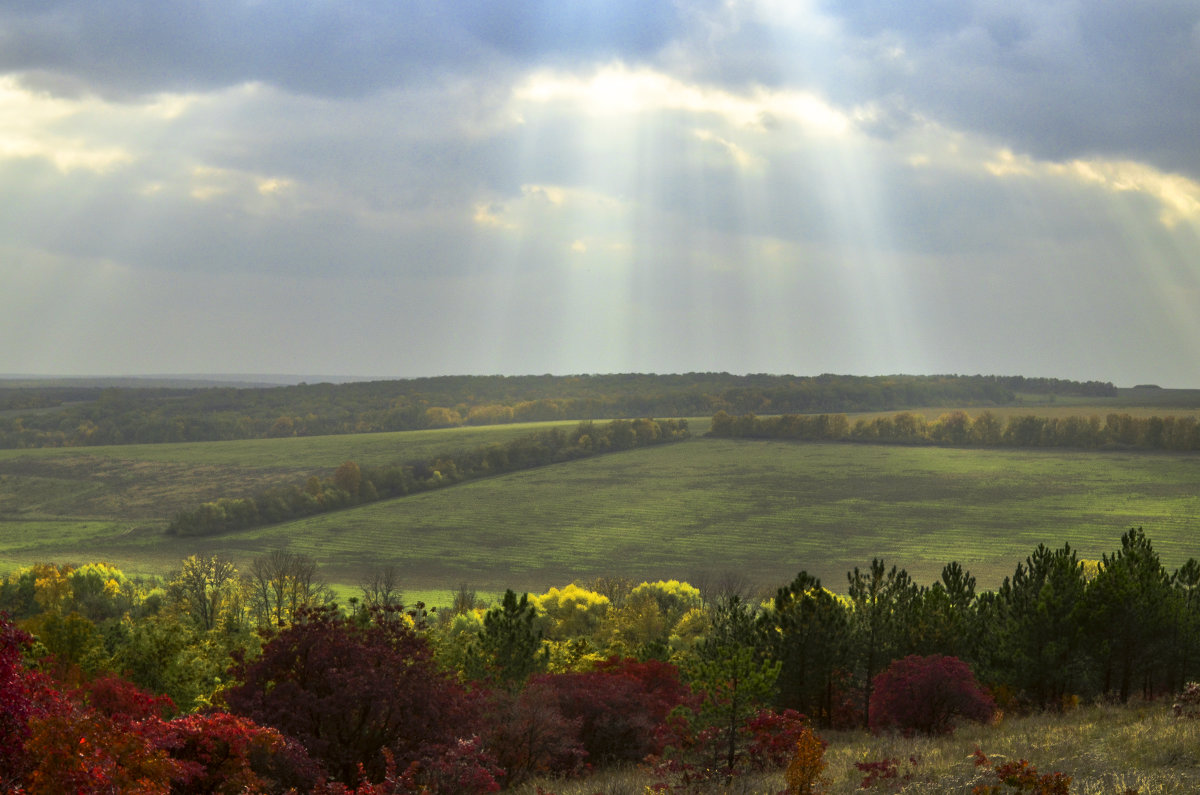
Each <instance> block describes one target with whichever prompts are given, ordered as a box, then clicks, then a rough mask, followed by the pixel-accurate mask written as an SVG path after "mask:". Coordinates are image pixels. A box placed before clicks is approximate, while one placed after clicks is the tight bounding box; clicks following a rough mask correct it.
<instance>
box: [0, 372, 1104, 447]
mask: <svg viewBox="0 0 1200 795" xmlns="http://www.w3.org/2000/svg"><path fill="white" fill-rule="evenodd" d="M1017 392H1037V393H1045V394H1062V395H1089V396H1108V395H1113V394H1116V389H1115V387H1113V385H1112V384H1109V383H1099V382H1087V383H1078V382H1074V381H1062V380H1058V379H1048V378H1023V377H1020V376H979V375H976V376H957V375H936V376H905V375H895V376H872V377H863V376H840V375H820V376H811V377H801V376H779V375H746V376H735V375H730V374H728V373H687V374H684V375H638V374H623V375H574V376H551V375H542V376H443V377H437V378H418V379H410V380H395V381H373V382H362V383H350V384H300V385H298V386H289V387H273V388H261V387H260V388H244V389H238V388H231V387H211V388H196V389H182V388H177V387H153V388H145V389H130V388H109V389H101V388H97V387H94V386H88V387H85V386H79V387H71V388H68V387H62V386H46V387H37V386H20V387H14V386H9V387H4V386H0V412H5V411H6V410H11V411H10V412H9V414H8V415H7V416H5V415H3V414H0V447H4V448H25V447H61V446H85V445H101V444H134V443H148V442H193V441H215V440H222V439H254V438H269V437H281V436H318V435H324V434H337V433H367V432H373V431H402V430H414V429H420V428H442V427H451V426H455V425H464V424H466V425H492V424H496V423H507V422H533V421H544V420H573V419H616V418H629V417H648V416H658V417H698V416H707V415H711V414H713V413H715V412H717V411H726V412H730V413H733V414H744V413H747V412H760V413H763V412H769V413H788V412H829V411H881V410H883V411H886V410H893V409H900V408H905V407H912V406H949V405H958V406H966V405H994V404H998V403H1010V402H1012V400H1013V399H1014V397H1015V394H1016V393H1017ZM54 406H57V407H58V408H57V409H55V410H53V411H48V410H46V409H48V408H51V407H54ZM13 411H15V412H18V413H15V414H13V413H11V412H13Z"/></svg>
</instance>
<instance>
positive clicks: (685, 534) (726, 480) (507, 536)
mask: <svg viewBox="0 0 1200 795" xmlns="http://www.w3.org/2000/svg"><path fill="white" fill-rule="evenodd" d="M693 428H694V429H695V430H697V431H702V430H703V428H704V424H703V423H693ZM529 429H530V427H529V426H499V427H496V428H486V429H473V428H472V429H456V430H447V431H427V432H410V433H400V434H373V435H364V436H352V437H347V436H342V437H319V438H306V439H283V440H269V441H251V442H214V443H205V444H192V445H153V446H137V447H120V448H92V449H89V450H85V451H80V450H37V451H5V452H3V453H0V571H3V569H4V568H6V567H8V566H12V565H16V564H23V563H29V562H32V561H37V560H55V561H59V562H66V561H79V560H86V559H100V558H102V559H106V560H111V561H112V562H114V563H116V564H118V565H121V566H122V567H124V568H126V569H129V570H132V571H143V572H147V571H163V570H165V569H166V568H168V567H170V566H171V565H173V564H174V563H175V562H177V561H178V560H179V559H181V558H182V557H184V556H186V555H188V554H191V553H194V552H222V553H224V554H227V555H229V556H231V557H233V558H234V559H235V560H237V561H240V562H246V561H248V560H249V559H250V558H252V557H253V556H254V555H256V554H259V553H261V552H262V551H264V550H267V549H270V548H272V547H275V546H280V545H287V546H289V547H291V548H293V549H296V550H300V551H304V552H307V553H310V554H312V555H314V556H316V557H317V559H318V560H319V561H320V562H321V563H322V564H323V565H324V567H325V571H326V573H327V575H328V576H329V577H330V578H331V579H333V580H335V581H337V582H341V583H350V584H352V583H354V582H357V581H358V579H359V578H360V576H361V574H362V573H363V572H364V571H365V570H366V569H369V568H370V567H371V566H373V565H378V564H381V563H394V564H396V565H397V566H398V567H399V568H400V570H401V571H402V572H403V575H404V583H405V587H406V590H409V591H410V592H416V591H429V590H433V589H441V588H452V587H454V586H455V585H457V584H458V583H460V582H465V583H468V584H470V585H472V586H474V587H476V588H479V589H480V590H481V591H492V590H495V589H497V588H503V587H507V586H512V587H517V588H528V589H544V588H546V587H549V586H551V585H562V584H565V583H567V582H569V581H571V580H573V579H585V578H589V577H593V576H597V575H601V574H607V575H612V574H618V575H624V576H629V577H634V578H657V577H677V578H687V579H690V580H692V581H703V580H705V579H709V580H712V579H716V578H722V577H724V576H726V575H728V574H734V575H735V576H737V577H739V578H741V579H744V580H745V581H748V582H750V583H754V584H758V585H763V586H775V585H779V584H782V583H783V582H786V581H788V580H790V579H791V577H792V576H794V575H795V573H796V572H797V571H798V570H799V569H801V568H804V569H807V570H809V571H810V572H813V573H816V574H818V575H820V576H821V577H822V578H823V579H824V580H825V581H826V583H827V584H829V585H830V586H831V587H834V588H836V589H841V588H842V587H843V585H844V582H845V572H846V571H847V570H848V569H850V568H852V567H854V566H864V565H866V564H868V563H869V562H870V560H871V558H872V557H874V556H879V557H883V558H885V559H886V560H887V561H888V562H889V563H895V564H897V565H900V566H902V567H905V568H907V569H908V570H909V572H910V573H912V574H913V575H914V576H915V577H916V578H917V579H918V580H919V581H921V582H928V581H930V580H932V579H933V578H935V577H936V576H937V574H938V572H939V571H940V569H941V567H942V565H943V564H945V563H946V562H948V561H951V560H958V561H960V562H961V563H963V565H964V566H966V567H967V568H968V569H970V570H971V571H972V572H973V573H975V575H976V576H977V577H978V578H979V581H980V584H981V585H983V586H986V587H994V586H995V585H997V584H998V583H999V581H1000V579H1001V578H1002V577H1003V576H1005V575H1007V574H1010V573H1011V572H1012V569H1013V567H1014V566H1015V564H1016V562H1017V561H1018V560H1019V559H1022V558H1023V557H1024V556H1025V555H1027V554H1028V553H1029V552H1030V551H1032V549H1033V548H1034V547H1035V546H1036V545H1037V544H1038V543H1039V542H1044V543H1047V544H1051V545H1056V546H1057V545H1060V544H1061V543H1063V542H1064V541H1069V542H1070V543H1071V545H1072V546H1073V547H1076V548H1077V549H1078V550H1079V551H1080V553H1081V555H1082V556H1084V557H1090V558H1098V557H1099V556H1100V555H1101V554H1103V553H1106V552H1111V551H1112V550H1113V549H1114V548H1115V547H1116V546H1117V545H1118V543H1119V538H1120V535H1121V533H1122V532H1123V531H1124V530H1126V529H1127V528H1129V527H1131V526H1137V525H1140V526H1143V527H1145V528H1146V531H1147V532H1148V533H1149V535H1150V536H1151V538H1152V539H1153V541H1154V542H1155V545H1156V548H1157V549H1158V550H1159V551H1160V553H1161V554H1162V555H1163V558H1164V561H1165V562H1166V563H1167V565H1168V567H1169V568H1174V567H1175V566H1178V565H1179V564H1181V563H1182V562H1183V561H1184V560H1186V559H1187V558H1188V557H1189V556H1197V557H1200V495H1198V494H1197V489H1196V482H1197V477H1196V474H1197V466H1198V465H1200V461H1198V460H1197V459H1196V457H1195V456H1194V455H1180V454H1166V453H1147V452H1137V453H1124V452H1121V453H1116V452H1086V453H1081V452H1070V451H1045V450H1036V451H1034V450H1024V451H1022V450H969V449H945V448H934V447H903V446H875V445H857V444H797V443H791V442H770V441H739V440H716V439H704V438H695V439H693V440H691V441H688V442H683V443H680V444H675V445H669V446H665V447H657V448H649V449H641V450H635V451H631V452H625V453H619V454H614V455H608V456H600V457H596V458H591V459H585V460H580V461H575V462H571V463H568V464H560V465H557V466H553V467H544V468H541V469H535V470H529V471H525V472H518V473H513V474H509V475H505V476H501V477H495V478H490V479H486V480H480V481H475V482H472V483H467V484H463V485H459V486H455V487H452V488H449V489H444V490H441V491H434V492H427V493H423V494H418V495H414V496H411V497H407V498H404V499H400V500H393V501H389V502H382V503H376V504H373V505H368V506H364V507H360V508H356V509H352V510H346V511H340V512H337V513H332V514H326V515H324V516H320V517H316V518H310V519H307V520H302V521H298V522H292V523H287V524H281V525H276V526H272V527H268V528H262V529H258V530H253V531H247V532H244V533H236V534H229V535H224V536H220V537H216V538H209V539H177V538H169V537H167V536H165V535H163V534H162V532H161V530H162V527H163V526H164V525H165V522H166V520H167V519H168V518H169V516H170V514H171V512H172V511H173V510H174V509H176V508H178V507H185V506H189V505H194V504H195V502H196V501H198V500H200V499H212V498H215V497H217V496H236V495H238V494H242V493H245V492H246V491H248V490H252V489H251V487H253V486H257V485H261V484H263V483H267V482H271V481H272V480H273V479H274V480H276V481H279V482H289V483H294V482H296V481H297V479H300V478H303V477H304V476H307V474H309V473H312V472H314V471H318V470H319V471H322V472H328V471H331V470H332V469H333V468H334V467H336V466H337V465H338V464H339V463H341V462H342V461H344V460H347V459H353V460H356V461H359V462H360V463H364V464H370V463H383V462H387V461H395V460H412V459H418V458H423V457H427V456H429V455H432V454H434V453H436V452H439V451H443V450H447V449H453V448H456V447H467V446H474V445H477V444H480V443H483V442H485V441H503V440H505V439H508V438H512V437H513V436H516V435H520V434H522V433H527V432H528V431H529Z"/></svg>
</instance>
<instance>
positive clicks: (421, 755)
mask: <svg viewBox="0 0 1200 795" xmlns="http://www.w3.org/2000/svg"><path fill="white" fill-rule="evenodd" d="M848 583H849V588H848V591H847V594H846V595H845V596H838V595H835V594H833V593H832V592H830V591H828V590H826V589H824V588H823V587H822V585H821V583H820V581H819V580H818V579H816V578H814V577H812V576H811V575H809V574H808V573H807V572H804V571H801V572H800V573H799V574H797V575H796V576H795V578H794V579H793V580H792V581H791V582H790V583H789V584H787V585H785V586H783V587H780V588H779V589H778V590H777V592H776V594H775V598H774V599H772V600H769V601H763V602H757V601H754V600H746V599H744V598H743V597H742V596H741V595H740V594H739V593H737V592H736V588H735V587H734V586H731V585H728V584H727V585H726V586H725V587H724V588H719V587H710V588H709V589H707V591H706V592H702V591H700V590H699V589H697V588H695V587H693V586H691V585H689V584H687V583H683V582H679V581H658V582H643V583H641V584H638V585H634V584H633V583H632V582H630V581H623V580H620V579H614V578H606V579H599V580H597V581H595V582H592V583H588V584H586V586H583V587H581V586H579V585H575V584H571V585H569V586H566V587H563V588H553V589H550V590H549V591H547V592H545V593H542V594H535V595H529V594H526V595H523V596H520V597H518V596H517V595H516V594H515V593H514V592H512V591H511V590H510V591H507V592H506V593H505V595H504V597H503V599H501V600H500V601H499V602H498V603H494V604H490V605H487V604H481V603H480V601H479V599H478V597H477V596H476V595H475V594H473V593H471V592H469V591H467V590H466V589H462V590H460V591H459V592H458V593H457V594H456V598H455V600H454V602H453V604H452V605H450V606H448V607H447V608H444V609H442V610H438V611H427V610H426V609H425V608H424V607H423V606H422V605H419V604H418V605H416V606H414V607H412V608H410V609H409V610H407V611H404V610H403V608H402V607H400V600H401V598H402V593H401V591H400V587H399V586H400V581H399V579H398V577H397V573H396V572H395V571H394V570H392V569H387V568H382V569H376V570H374V571H373V572H372V573H371V576H370V577H367V578H365V579H364V581H363V582H362V587H361V591H360V595H357V596H355V597H354V598H352V599H349V600H347V603H346V605H345V606H344V607H339V606H337V605H336V604H334V603H332V601H331V598H332V597H331V592H330V590H329V589H328V587H327V583H325V582H324V580H323V578H322V576H321V573H320V570H319V567H318V566H316V564H315V563H314V561H313V560H312V559H311V558H307V557H306V556H303V555H298V554H296V553H292V552H288V551H286V550H276V551H275V552H273V553H270V554H268V555H264V556H260V557H259V558H256V559H255V560H254V561H253V562H252V564H251V565H250V566H249V567H247V568H246V569H245V570H243V571H240V572H239V571H238V568H237V567H236V566H234V565H232V564H231V563H229V562H228V561H226V560H223V559H221V558H218V557H213V558H197V557H191V558H188V559H187V560H184V561H183V562H182V564H181V565H180V567H179V568H178V569H177V570H176V571H175V572H174V573H173V574H172V575H171V576H170V577H169V578H167V579H166V580H161V581H160V580H147V579H138V578H131V577H128V576H126V575H125V574H124V573H122V572H121V571H119V570H118V569H115V568H113V567H112V566H109V565H105V564H88V565H85V566H81V567H78V568H76V567H71V566H55V565H49V564H41V565H37V566H33V567H29V568H25V569H20V570H18V571H15V572H12V573H11V574H10V575H9V576H7V577H6V578H5V579H4V581H3V583H2V584H0V611H3V612H4V613H5V614H6V615H5V616H3V617H0V785H3V786H4V787H6V788H7V789H8V790H9V791H25V792H30V793H35V792H36V793H40V792H63V791H79V792H107V791H121V792H146V793H150V792H164V793H165V792H168V791H170V792H213V791H219V792H226V791H228V792H235V791H236V792H246V791H248V792H283V791H286V790H288V789H290V788H294V789H296V790H297V791H303V792H313V793H317V794H318V795H339V794H341V793H348V792H354V793H357V794H358V795H399V794H400V793H405V794H407V793H417V792H443V793H449V792H454V793H481V792H493V791H497V790H499V789H501V788H505V789H511V790H520V791H524V792H558V793H560V795H561V793H565V792H586V791H590V792H595V791H597V788H603V789H604V791H609V792H621V791H630V788H631V787H633V788H634V789H633V790H632V791H637V789H636V788H637V787H639V786H640V787H643V788H644V787H647V786H649V787H652V788H654V789H655V790H656V791H667V792H680V793H684V792H688V793H707V792H779V791H783V790H784V789H786V790H787V791H788V792H798V793H799V792H810V793H811V792H847V791H850V790H851V789H854V788H865V789H868V790H874V791H880V792H894V791H897V790H898V789H900V788H901V787H903V788H905V789H904V791H911V792H934V791H948V790H949V791H968V788H969V791H971V792H973V793H981V794H982V793H1004V792H1010V791H1026V792H1043V793H1054V794H1057V793H1062V794H1063V795H1066V793H1069V792H1099V791H1106V789H1107V788H1111V787H1114V786H1118V785H1119V786H1120V787H1122V788H1123V789H1121V790H1118V791H1125V792H1127V791H1129V790H1130V789H1135V790H1136V791H1138V792H1139V793H1143V792H1145V793H1148V792H1169V791H1185V790H1183V789H1181V785H1185V784H1186V785H1187V786H1188V787H1190V785H1191V784H1192V783H1194V782H1195V781H1196V780H1197V767H1196V762H1197V758H1198V752H1197V751H1196V750H1195V747H1196V746H1195V744H1194V743H1195V740H1196V731H1195V729H1194V728H1192V727H1193V726H1194V725H1195V724H1194V720H1193V719H1194V717H1195V716H1197V715H1200V685H1186V683H1187V682H1188V681H1189V680H1192V679H1195V678H1197V677H1200V562H1197V561H1196V560H1194V559H1189V560H1188V561H1187V562H1186V563H1185V564H1184V565H1183V566H1181V567H1180V568H1179V569H1177V570H1176V571H1174V572H1173V573H1172V572H1169V571H1168V570H1167V569H1166V568H1165V567H1164V566H1163V565H1162V563H1161V561H1160V559H1159V557H1158V555H1157V553H1156V551H1155V550H1154V547H1153V545H1152V544H1151V543H1150V540H1149V539H1148V538H1147V537H1146V535H1145V534H1144V533H1143V532H1142V531H1141V530H1140V529H1132V530H1130V531H1128V532H1126V533H1125V534H1124V535H1123V536H1122V537H1121V539H1120V546H1119V548H1117V549H1116V550H1115V551H1113V552H1112V554H1106V555H1104V556H1103V557H1102V559H1101V560H1099V561H1086V560H1080V559H1079V558H1078V557H1077V555H1076V554H1075V553H1074V552H1073V551H1072V550H1071V548H1070V546H1069V545H1063V546H1062V547H1060V548H1057V549H1051V548H1048V547H1045V546H1039V547H1038V548H1037V549H1035V550H1034V551H1033V552H1032V553H1031V554H1030V555H1029V556H1028V557H1027V558H1026V560H1025V561H1024V562H1023V563H1021V564H1020V565H1018V566H1017V568H1016V570H1015V571H1014V572H1013V574H1012V575H1011V576H1010V577H1007V578H1005V580H1004V582H1003V583H1002V584H1001V586H1000V587H999V588H998V589H996V590H995V591H984V592H977V591H976V587H975V580H974V578H973V576H971V574H970V573H969V572H968V571H967V570H965V569H964V568H963V567H962V566H961V565H959V564H958V563H953V562H952V563H949V564H947V565H946V566H945V567H944V568H943V571H942V575H941V577H940V578H939V579H938V580H937V581H936V582H934V583H933V584H931V585H929V586H924V585H920V584H918V583H916V582H915V581H913V580H912V578H911V577H910V576H909V575H908V573H907V572H906V571H904V570H903V569H899V568H896V567H891V568H888V567H887V566H886V565H885V564H884V563H883V562H882V561H880V560H878V559H875V560H873V561H871V563H870V565H868V566H865V567H863V568H855V569H854V570H853V571H851V572H850V573H849V575H848ZM7 616H11V617H12V619H15V620H16V621H17V624H16V625H14V624H13V623H12V620H11V619H9V618H8V617H7ZM25 632H28V633H31V634H30V635H26V634H25ZM981 685H982V686H981ZM1185 685H1186V687H1185ZM984 686H986V687H984ZM1172 696H1175V697H1176V698H1177V699H1178V702H1179V704H1180V705H1181V707H1180V708H1179V709H1180V712H1181V714H1180V717H1175V716H1174V715H1172V717H1170V718H1168V717H1167V714H1166V710H1167V707H1166V705H1165V703H1163V702H1161V701H1157V700H1155V699H1161V698H1164V697H1167V698H1170V697H1172ZM1115 703H1121V704H1125V705H1127V707H1126V709H1121V710H1118V709H1116V708H1114V707H1113V706H1111V705H1112V704H1115ZM1087 704H1094V705H1096V706H1083V705H1087ZM1105 704H1107V705H1109V706H1103V705H1105ZM1128 705H1133V706H1136V707H1137V709H1138V711H1136V712H1134V711H1130V707H1129V706H1128ZM997 707H999V711H997ZM1061 713H1066V717H1065V718H1064V717H1058V716H1059V715H1060V714H1061ZM1051 715H1054V716H1056V717H1050V716H1051ZM864 727H867V728H870V730H871V732H872V734H871V735H870V736H867V735H865V734H863V733H862V729H863V728H864ZM897 732H898V733H897ZM914 734H916V735H929V736H931V737H936V738H937V739H922V740H913V739H912V735H914ZM947 735H949V736H950V737H951V738H952V739H947ZM1117 754H1119V756H1116V757H1115V758H1117V759H1120V760H1121V763H1120V766H1118V764H1117V762H1116V761H1114V755H1117ZM547 777H548V778H547ZM576 782H579V784H577V783H576ZM580 785H582V786H583V787H584V789H579V788H578V787H579V786H580ZM522 787H524V788H526V789H524V790H521V788H522ZM539 787H541V789H540V790H539V789H538V788H539ZM1171 787H1174V788H1175V789H1171ZM529 788H532V789H529Z"/></svg>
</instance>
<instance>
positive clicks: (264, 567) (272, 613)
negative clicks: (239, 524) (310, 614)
mask: <svg viewBox="0 0 1200 795" xmlns="http://www.w3.org/2000/svg"><path fill="white" fill-rule="evenodd" d="M248 585H249V589H250V594H251V608H252V610H253V611H254V614H255V616H256V618H257V619H258V622H259V624H271V625H274V626H284V625H285V624H288V623H290V622H292V621H294V620H295V617H296V615H297V613H298V612H299V611H300V610H302V609H304V608H307V607H313V606H317V605H322V604H325V603H326V602H328V601H329V600H330V598H331V596H332V594H331V592H330V590H329V586H328V585H326V584H325V582H324V581H323V580H322V579H321V577H320V574H319V572H318V569H317V562H316V560H315V559H313V558H312V557H311V556H309V555H305V554H304V553H302V552H289V551H288V550H286V549H275V550H272V551H271V552H268V553H267V554H265V555H259V556H258V557H256V558H255V559H254V561H253V562H252V563H251V564H250V570H249V572H248Z"/></svg>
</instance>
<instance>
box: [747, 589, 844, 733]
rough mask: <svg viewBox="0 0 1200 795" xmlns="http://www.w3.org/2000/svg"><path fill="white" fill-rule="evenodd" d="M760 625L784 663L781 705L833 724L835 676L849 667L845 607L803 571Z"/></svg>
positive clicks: (780, 593) (776, 656) (778, 596)
mask: <svg viewBox="0 0 1200 795" xmlns="http://www.w3.org/2000/svg"><path fill="white" fill-rule="evenodd" d="M760 623H761V625H762V628H763V631H764V633H765V639H766V642H767V646H768V648H769V650H770V653H771V656H772V657H773V658H774V659H775V660H776V661H777V662H778V663H779V665H780V668H779V679H778V683H777V684H778V690H779V695H778V700H777V704H778V706H779V707H782V708H786V709H795V710H798V711H800V712H803V713H804V714H806V715H809V716H810V717H813V718H815V719H816V720H819V721H820V722H821V723H823V724H824V725H827V726H828V725H830V724H831V723H832V721H833V712H834V703H833V702H834V695H835V693H834V675H835V673H836V671H837V670H838V669H839V668H841V667H843V666H845V665H846V653H847V648H846V644H845V636H846V629H847V627H848V624H849V614H848V611H847V609H846V606H845V605H843V604H842V603H841V602H840V601H839V600H838V598H837V597H836V596H834V595H833V594H832V593H831V592H830V591H828V590H827V589H825V588H822V587H821V581H820V580H819V579H817V578H816V577H813V576H812V575H810V574H808V572H805V571H802V572H800V573H799V574H797V575H796V579H794V580H792V582H791V584H789V585H786V586H784V587H782V588H780V589H779V591H778V592H777V593H776V594H775V601H774V603H773V604H772V609H771V610H769V611H765V612H764V613H763V614H762V616H761V618H760Z"/></svg>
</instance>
